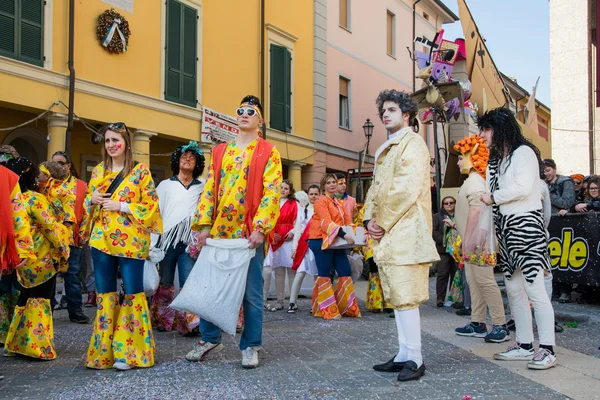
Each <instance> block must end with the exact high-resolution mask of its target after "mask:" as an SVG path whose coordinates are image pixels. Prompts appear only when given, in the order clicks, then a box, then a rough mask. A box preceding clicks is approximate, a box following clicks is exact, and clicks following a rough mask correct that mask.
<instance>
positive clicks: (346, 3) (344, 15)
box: [340, 0, 351, 30]
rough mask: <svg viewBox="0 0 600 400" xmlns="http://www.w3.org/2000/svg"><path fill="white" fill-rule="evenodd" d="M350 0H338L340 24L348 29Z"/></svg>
mask: <svg viewBox="0 0 600 400" xmlns="http://www.w3.org/2000/svg"><path fill="white" fill-rule="evenodd" d="M350 1H351V0H340V26H341V27H342V28H345V29H348V30H350Z"/></svg>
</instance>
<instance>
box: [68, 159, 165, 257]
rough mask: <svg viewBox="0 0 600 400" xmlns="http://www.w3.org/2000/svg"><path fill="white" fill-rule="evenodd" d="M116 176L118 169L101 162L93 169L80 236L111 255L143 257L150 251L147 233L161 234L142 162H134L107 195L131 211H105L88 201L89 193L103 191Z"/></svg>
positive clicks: (152, 188)
mask: <svg viewBox="0 0 600 400" xmlns="http://www.w3.org/2000/svg"><path fill="white" fill-rule="evenodd" d="M117 175H118V172H109V171H106V170H105V168H104V163H100V164H98V165H97V166H96V167H95V168H94V171H93V172H92V178H91V179H90V184H89V186H88V194H87V196H86V199H85V202H84V209H85V215H84V217H83V221H82V223H81V231H80V234H81V239H82V240H83V241H87V240H89V242H90V246H91V247H93V248H95V249H98V250H100V251H102V252H104V253H107V254H110V255H113V256H118V257H126V258H136V259H141V260H145V259H146V257H147V256H148V252H149V251H150V234H151V233H156V234H161V233H162V218H161V215H160V210H159V208H158V195H157V194H156V188H155V186H154V181H153V180H152V175H151V174H150V171H149V170H148V168H147V167H146V165H144V164H137V165H136V166H135V167H134V168H133V169H132V170H131V172H130V173H129V174H128V175H127V176H126V177H125V178H124V179H123V182H121V184H120V185H119V187H118V188H117V189H116V190H115V191H114V192H113V194H112V196H111V197H110V198H111V199H112V200H114V201H117V202H126V203H127V205H128V206H129V210H130V211H131V214H129V213H122V212H119V211H106V210H104V209H103V208H102V207H100V206H97V205H94V204H92V193H93V192H94V191H96V190H98V191H99V192H101V193H103V192H105V191H106V190H107V189H108V187H109V186H110V184H111V182H112V181H113V180H114V179H115V178H116V176H117Z"/></svg>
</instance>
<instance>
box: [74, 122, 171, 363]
mask: <svg viewBox="0 0 600 400" xmlns="http://www.w3.org/2000/svg"><path fill="white" fill-rule="evenodd" d="M131 143H132V135H131V133H129V130H128V129H127V127H126V126H125V124H123V123H122V122H119V123H116V124H110V125H108V126H107V127H106V129H105V132H104V147H103V149H102V156H103V162H101V163H100V164H99V165H97V166H96V168H94V171H93V172H92V178H91V180H90V184H89V187H88V194H87V197H86V200H85V205H84V207H85V209H86V215H85V217H84V219H83V222H82V224H81V233H82V239H83V240H88V238H89V244H90V247H91V249H92V259H93V261H94V274H95V276H96V286H97V288H98V298H97V306H98V312H97V313H96V319H95V322H94V331H93V332H92V337H91V339H90V345H89V348H88V352H87V355H86V361H85V366H86V367H88V368H94V369H105V368H111V367H113V368H116V369H119V370H123V371H124V370H129V369H131V368H135V367H151V366H153V365H154V352H155V347H154V337H153V335H152V325H151V323H150V313H149V311H148V302H147V300H146V296H145V295H144V285H143V275H144V274H143V271H144V260H145V259H146V257H147V256H148V251H149V247H150V233H157V234H160V233H162V220H161V217H160V211H159V208H158V196H157V194H156V190H155V187H154V181H153V180H152V175H151V174H150V171H149V170H148V168H147V167H146V166H145V165H144V164H137V163H136V162H135V161H134V160H133V150H132V145H131ZM117 270H120V272H121V277H122V278H123V284H124V286H125V298H124V300H123V302H122V304H120V305H119V304H118V296H117Z"/></svg>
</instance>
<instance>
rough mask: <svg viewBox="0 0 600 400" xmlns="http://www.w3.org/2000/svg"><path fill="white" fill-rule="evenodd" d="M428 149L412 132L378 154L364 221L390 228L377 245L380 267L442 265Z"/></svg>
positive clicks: (402, 134) (399, 136) (390, 142)
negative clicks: (435, 237)
mask: <svg viewBox="0 0 600 400" xmlns="http://www.w3.org/2000/svg"><path fill="white" fill-rule="evenodd" d="M430 157H431V156H430V154H429V150H428V149H427V145H426V144H425V142H424V141H423V139H422V138H421V136H419V135H418V134H416V133H414V132H413V131H412V129H411V128H403V129H401V130H400V131H399V132H398V134H397V136H396V137H394V138H393V139H390V140H388V141H387V142H386V143H384V144H383V146H382V147H381V148H380V149H379V150H377V160H376V161H375V167H376V170H375V180H374V182H373V184H372V185H371V188H370V189H369V193H368V195H367V200H366V208H365V214H364V217H363V220H364V221H366V220H370V219H373V218H375V219H376V222H377V225H379V226H380V227H382V228H383V229H384V230H385V232H386V233H385V235H384V237H383V239H382V240H381V242H377V241H375V240H374V241H373V255H374V258H375V262H376V263H377V264H380V265H414V264H430V263H433V262H436V261H439V259H440V258H439V255H438V252H437V251H436V248H435V242H434V241H433V237H432V235H431V225H432V214H431V189H430V186H429V182H430V178H429V171H430V166H429V160H430Z"/></svg>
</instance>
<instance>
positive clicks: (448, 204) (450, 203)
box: [444, 201, 454, 206]
mask: <svg viewBox="0 0 600 400" xmlns="http://www.w3.org/2000/svg"><path fill="white" fill-rule="evenodd" d="M453 204H454V202H453V201H451V202H447V201H446V202H444V205H445V206H451V205H453Z"/></svg>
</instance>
